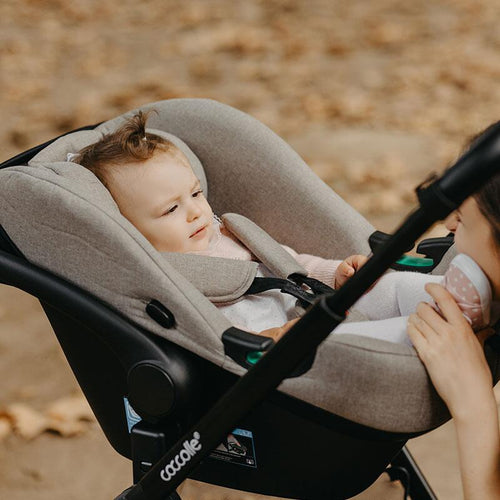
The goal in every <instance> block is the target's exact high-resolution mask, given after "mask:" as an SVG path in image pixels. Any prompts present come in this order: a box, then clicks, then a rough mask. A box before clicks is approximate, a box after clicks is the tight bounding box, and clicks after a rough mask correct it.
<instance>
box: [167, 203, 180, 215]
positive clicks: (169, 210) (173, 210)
mask: <svg viewBox="0 0 500 500" xmlns="http://www.w3.org/2000/svg"><path fill="white" fill-rule="evenodd" d="M177 206H178V205H174V206H173V207H171V208H169V209H168V210H167V211H166V212H165V213H164V214H163V215H168V214H171V213H173V212H175V211H176V210H177Z"/></svg>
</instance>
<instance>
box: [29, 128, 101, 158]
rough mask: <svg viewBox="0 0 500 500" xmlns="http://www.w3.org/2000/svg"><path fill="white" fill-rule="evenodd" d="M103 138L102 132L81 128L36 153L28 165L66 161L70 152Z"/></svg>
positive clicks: (75, 151)
mask: <svg viewBox="0 0 500 500" xmlns="http://www.w3.org/2000/svg"><path fill="white" fill-rule="evenodd" d="M101 138H102V134H101V133H99V132H96V131H95V130H81V131H80V132H73V133H72V134H68V135H65V136H64V137H60V138H59V139H57V140H56V141H54V142H53V143H52V144H50V145H49V146H47V147H46V148H45V149H43V150H42V151H40V152H39V153H38V154H37V155H35V156H34V157H33V158H32V159H31V160H30V161H29V163H28V165H36V164H42V163H47V162H54V161H66V156H67V154H68V153H78V151H80V150H81V149H82V148H84V147H85V146H88V145H89V144H93V143H94V142H97V141H98V140H99V139H101Z"/></svg>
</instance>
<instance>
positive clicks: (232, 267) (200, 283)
mask: <svg viewBox="0 0 500 500" xmlns="http://www.w3.org/2000/svg"><path fill="white" fill-rule="evenodd" d="M162 256H163V257H164V258H165V259H167V260H168V262H169V263H170V265H172V266H173V267H174V268H175V269H177V271H179V272H180V273H181V274H182V275H183V276H184V277H185V278H186V279H187V280H188V281H189V282H190V283H192V284H193V285H194V286H195V287H196V288H197V289H198V290H200V292H201V293H203V295H204V296H205V297H207V298H208V299H209V300H210V302H214V303H225V302H232V301H234V300H236V299H239V298H240V297H241V296H242V295H243V294H244V293H245V292H246V291H247V290H248V288H250V285H251V284H252V283H253V280H254V278H255V275H256V273H257V263H256V262H247V261H242V260H232V259H220V258H218V257H205V256H202V255H192V254H183V253H168V252H162Z"/></svg>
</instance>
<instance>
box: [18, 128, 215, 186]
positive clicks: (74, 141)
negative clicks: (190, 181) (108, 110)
mask: <svg viewBox="0 0 500 500" xmlns="http://www.w3.org/2000/svg"><path fill="white" fill-rule="evenodd" d="M119 125H120V123H119V122H116V121H114V122H113V126H110V125H108V124H107V123H103V124H102V125H99V126H98V127H96V128H95V129H94V130H80V131H78V132H73V133H71V134H67V135H65V136H63V137H60V138H59V139H57V140H56V141H54V142H53V143H52V144H50V145H49V146H47V147H46V148H45V149H43V150H42V151H40V152H39V153H38V154H37V155H35V156H34V157H33V158H32V159H31V160H30V161H29V162H28V165H31V166H36V165H40V164H42V163H43V164H45V165H46V164H47V163H55V162H65V164H64V166H65V167H67V166H68V165H67V163H72V162H67V161H66V160H67V158H68V154H70V153H72V154H74V153H78V152H79V151H80V150H81V149H83V148H84V147H86V146H89V145H90V144H93V143H95V142H97V141H99V140H100V139H101V138H102V137H103V135H104V134H106V133H109V132H111V131H113V130H116V129H117V128H118V127H119ZM146 131H147V132H148V133H150V134H155V135H158V136H160V137H162V138H164V139H166V140H167V141H170V142H171V143H172V144H174V146H176V147H177V148H179V149H180V150H181V151H182V152H183V153H184V155H185V156H186V158H187V159H188V161H189V163H190V164H191V168H192V169H193V171H194V173H195V175H196V177H198V179H199V180H200V183H201V187H202V189H203V191H204V193H205V195H208V186H207V178H206V175H205V171H204V170H203V166H202V164H201V162H200V160H199V159H198V157H197V156H196V155H195V154H194V153H193V151H192V150H191V148H190V147H189V146H188V145H187V144H186V143H185V142H184V141H182V140H181V139H179V138H178V137H176V136H175V135H173V134H170V133H168V132H165V131H164V130H159V129H156V128H146ZM62 167H63V166H61V170H60V172H58V173H60V174H61V175H66V172H64V168H62ZM85 170H87V169H85ZM70 171H71V175H76V172H78V169H74V168H73V169H71V170H70ZM87 172H88V173H90V174H91V175H92V177H95V176H94V174H92V173H91V172H89V171H88V170H87ZM68 173H69V172H68ZM82 176H84V177H82V180H84V179H87V180H90V177H89V176H88V175H87V174H83V173H82ZM75 180H76V178H75ZM93 187H94V186H93Z"/></svg>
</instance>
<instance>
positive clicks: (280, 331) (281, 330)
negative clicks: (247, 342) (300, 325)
mask: <svg viewBox="0 0 500 500" xmlns="http://www.w3.org/2000/svg"><path fill="white" fill-rule="evenodd" d="M299 319H300V318H295V319H292V320H290V321H287V322H286V323H285V324H284V325H283V326H277V327H275V328H268V329H267V330H263V331H262V332H259V333H258V334H257V335H263V336H264V337H271V338H272V339H273V340H274V341H275V342H278V340H279V339H280V338H281V337H283V335H285V333H286V332H288V330H290V328H292V326H293V325H295V323H297V321H299Z"/></svg>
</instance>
